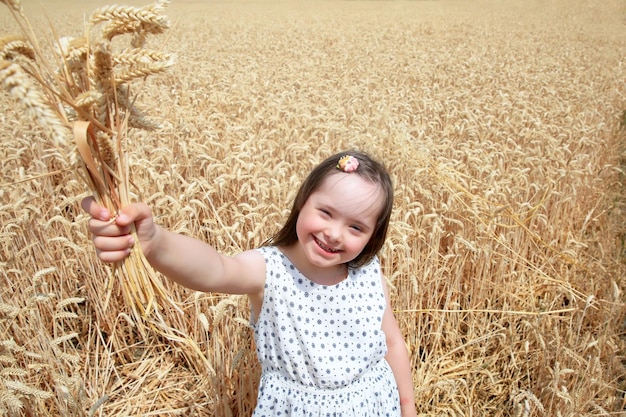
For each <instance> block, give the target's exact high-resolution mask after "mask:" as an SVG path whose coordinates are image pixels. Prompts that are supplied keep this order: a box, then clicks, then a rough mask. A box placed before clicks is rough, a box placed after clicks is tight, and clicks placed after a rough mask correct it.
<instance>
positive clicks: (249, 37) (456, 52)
mask: <svg viewBox="0 0 626 417" xmlns="http://www.w3.org/2000/svg"><path fill="white" fill-rule="evenodd" d="M147 2H148V1H147V0H146V1H145V2H142V1H127V2H123V3H124V4H128V5H130V6H142V5H144V4H146V3H147ZM4 3H7V2H4ZM8 3H11V2H8ZM107 4H110V3H109V2H106V1H100V0H98V1H95V0H91V1H88V2H80V1H70V0H59V1H54V2H45V3H44V2H39V1H34V0H29V1H22V5H23V7H24V11H25V13H26V15H28V16H29V18H30V20H31V22H32V23H33V27H34V28H35V31H36V32H37V33H40V34H41V38H40V39H41V41H42V48H43V49H46V48H47V47H50V48H51V49H54V48H53V47H54V45H52V44H50V42H48V44H46V41H45V40H46V39H51V38H54V37H57V36H80V35H81V33H82V32H83V29H84V22H85V21H86V19H87V17H88V16H89V14H90V13H91V12H92V11H93V10H94V9H95V8H97V7H101V6H105V5H107ZM0 7H3V8H2V9H1V11H0V27H1V28H2V29H0V36H8V35H14V34H18V33H19V31H20V28H19V27H18V26H16V25H15V22H14V21H13V20H12V18H11V15H10V14H9V13H7V8H6V7H5V5H0ZM166 14H167V16H168V18H169V19H170V21H171V26H170V28H169V29H168V31H167V32H166V33H165V34H163V35H160V36H159V37H158V38H157V37H155V38H154V39H148V40H147V42H148V43H149V44H150V45H151V46H152V47H153V48H155V49H158V50H161V51H163V52H167V53H172V54H174V55H175V56H176V61H175V64H174V66H173V67H172V68H170V69H169V70H168V71H166V72H165V73H162V74H159V75H157V76H154V77H150V78H148V79H146V81H145V82H137V83H136V87H135V88H136V91H138V92H139V96H138V98H137V104H138V106H140V107H141V108H143V109H144V111H145V113H146V114H147V115H149V116H150V117H152V118H153V119H154V120H157V121H158V122H160V123H161V128H160V129H158V130H156V131H154V132H146V131H143V130H131V131H130V134H129V137H128V143H127V144H126V150H127V153H128V157H129V161H130V175H129V176H130V178H131V180H132V189H131V197H132V199H133V200H134V201H139V200H142V201H146V202H147V203H149V204H150V205H151V207H152V208H153V210H154V212H155V216H156V220H157V222H158V223H159V224H161V225H164V226H167V227H169V228H170V229H173V230H176V231H178V232H181V233H185V234H189V235H192V236H196V237H198V238H201V239H204V240H206V241H207V242H209V243H211V244H213V245H214V246H216V247H217V248H219V249H220V250H222V251H223V252H225V253H236V252H238V251H240V250H245V249H249V248H252V247H255V246H258V245H261V244H262V243H263V242H264V241H265V240H266V239H267V238H268V237H270V236H271V235H272V234H273V233H274V232H276V231H277V230H278V228H279V226H280V225H281V224H282V222H283V221H284V219H285V218H286V216H287V213H288V209H289V207H290V205H291V201H292V198H293V197H294V196H295V192H296V190H297V187H298V185H299V183H300V181H301V180H302V179H303V178H304V176H305V175H306V174H307V172H308V170H309V169H310V168H312V167H313V166H314V165H315V164H316V163H317V162H319V161H321V160H322V159H324V158H325V157H326V156H328V155H329V154H331V153H334V152H338V151H340V150H342V149H346V148H359V149H362V150H365V151H367V152H370V153H371V154H372V155H374V156H376V157H378V158H379V159H381V160H382V161H384V163H385V164H386V165H387V166H388V168H389V170H390V172H391V174H392V177H393V179H394V184H395V191H396V201H395V205H394V207H395V208H394V214H393V217H392V222H391V227H390V232H389V237H388V241H387V243H386V245H385V247H384V248H383V251H382V253H381V254H380V255H381V260H382V263H383V267H384V272H385V274H386V277H387V278H388V280H389V285H390V290H391V296H392V305H393V306H394V309H395V313H396V317H397V318H398V321H399V324H400V326H401V329H402V331H403V332H404V334H405V338H406V343H407V346H408V348H409V352H410V355H411V364H412V367H413V377H414V386H415V401H416V405H417V409H418V414H419V415H420V416H467V417H469V416H503V417H504V416H514V417H527V416H537V417H539V416H546V417H553V416H559V417H561V416H562V417H565V416H572V417H573V416H618V415H624V413H626V397H625V390H626V368H625V365H626V358H625V357H624V356H625V346H626V339H625V337H626V336H625V334H624V331H625V325H626V322H625V320H626V298H625V296H624V291H625V290H626V215H625V211H624V210H626V199H625V197H624V195H625V194H624V193H625V191H624V186H625V184H626V172H625V170H626V3H625V2H624V1H623V0H608V1H605V2H595V1H566V0H553V1H525V2H519V1H512V0H502V1H496V0H480V1H381V2H374V1H345V2H344V1H335V2H332V1H269V0H267V1H264V0H259V1H233V2H220V1H200V0H196V1H193V0H180V1H177V0H173V1H172V2H171V4H170V5H169V6H168V7H167V9H166ZM51 28H53V29H51ZM0 109H1V111H0V168H1V169H0V206H1V210H0V241H1V243H2V245H1V246H0V280H1V285H0V416H178V415H181V416H219V417H222V416H249V415H250V414H251V411H252V409H253V408H254V404H255V396H256V387H257V379H258V376H259V366H258V364H257V363H256V358H255V354H254V346H253V341H252V334H251V330H250V328H249V326H248V305H247V303H246V300H245V298H242V297H239V296H228V295H221V294H204V293H196V292H192V291H189V290H186V289H184V288H181V287H180V286H177V285H175V284H171V283H169V282H167V281H166V280H163V285H164V287H165V288H166V290H167V292H168V295H169V296H170V297H171V299H172V300H174V301H175V303H176V305H177V306H178V307H179V308H180V310H179V309H177V308H172V307H164V308H163V309H162V310H161V311H160V314H161V315H162V317H163V318H164V320H165V321H166V322H167V323H168V324H169V325H170V326H171V327H172V328H174V329H177V331H178V332H180V334H182V335H187V336H189V337H190V338H191V339H192V340H194V341H195V343H196V344H197V346H198V347H199V349H200V352H198V351H194V350H193V349H190V347H189V346H188V345H186V344H184V343H181V342H180V341H179V340H178V339H175V338H169V337H167V335H163V334H162V333H159V332H148V333H147V334H146V333H145V332H143V331H140V327H139V326H138V324H137V322H136V320H135V319H134V317H133V315H132V314H131V311H130V309H129V306H128V305H127V303H125V301H124V298H123V296H122V290H121V289H120V286H119V284H120V283H119V282H118V281H116V280H115V279H114V275H113V273H112V268H111V267H110V266H107V265H104V264H103V263H101V262H99V261H98V260H97V258H96V256H95V251H94V249H93V247H92V245H91V240H90V236H89V235H88V233H87V230H86V221H87V218H86V216H85V215H84V213H83V212H82V211H81V209H80V206H79V203H80V200H81V199H82V198H83V197H85V196H87V195H89V190H88V188H87V186H86V185H85V182H84V181H83V179H82V177H81V175H82V174H81V171H80V170H79V167H78V163H77V160H78V158H77V156H76V150H75V145H74V144H73V142H72V141H71V140H68V141H52V140H50V139H49V137H48V136H47V135H46V134H45V133H46V131H45V129H44V128H42V127H40V126H38V125H36V124H35V123H33V121H32V120H31V119H30V118H29V117H27V115H26V114H24V112H23V111H22V109H21V108H20V107H19V106H18V105H17V104H16V103H15V101H14V100H13V98H12V97H11V96H10V95H9V94H7V93H5V92H4V91H3V92H2V93H0Z"/></svg>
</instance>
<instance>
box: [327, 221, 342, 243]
mask: <svg viewBox="0 0 626 417" xmlns="http://www.w3.org/2000/svg"><path fill="white" fill-rule="evenodd" d="M324 233H325V234H326V239H327V240H328V241H329V242H338V241H340V240H341V227H340V225H339V224H337V222H330V223H329V224H328V225H327V227H326V230H325V232H324Z"/></svg>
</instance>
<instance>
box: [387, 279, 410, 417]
mask: <svg viewBox="0 0 626 417" xmlns="http://www.w3.org/2000/svg"><path fill="white" fill-rule="evenodd" d="M382 282H383V289H384V291H385V299H386V300H387V306H386V308H385V313H384V316H383V325H382V328H383V331H384V332H385V336H386V338H387V356H385V359H386V360H387V362H388V363H389V366H390V367H391V370H392V371H393V375H394V377H395V379H396V384H397V385H398V392H399V393H400V406H401V408H402V417H414V416H416V415H417V412H416V410H415V396H414V393H413V375H412V373H411V363H410V360H409V354H408V352H407V349H406V345H405V343H404V337H403V336H402V332H401V331H400V327H399V326H398V322H397V321H396V318H395V317H394V315H393V310H392V308H391V304H390V302H389V291H388V289H387V284H386V283H385V279H384V278H383V279H382Z"/></svg>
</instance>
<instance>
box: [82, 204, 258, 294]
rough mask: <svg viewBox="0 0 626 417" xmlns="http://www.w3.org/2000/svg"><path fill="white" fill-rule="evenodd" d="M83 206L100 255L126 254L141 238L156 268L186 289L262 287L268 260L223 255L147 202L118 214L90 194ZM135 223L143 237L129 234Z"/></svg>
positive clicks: (249, 290) (113, 258)
mask: <svg viewBox="0 0 626 417" xmlns="http://www.w3.org/2000/svg"><path fill="white" fill-rule="evenodd" d="M82 207H83V209H84V210H85V211H86V212H87V213H89V215H91V219H90V220H89V224H88V228H89V231H90V232H91V233H92V234H93V242H94V245H95V247H96V252H97V254H98V257H99V258H100V259H101V260H103V261H105V262H117V261H120V260H122V259H124V258H125V257H126V256H128V254H129V253H130V248H131V247H132V246H133V245H134V244H136V243H138V244H140V245H141V249H142V250H143V253H144V255H145V256H146V259H147V260H148V262H150V264H151V265H152V266H153V267H154V268H155V269H156V270H157V271H159V272H161V273H162V274H164V275H165V276H167V277H168V278H170V279H172V280H173V281H175V282H177V283H179V284H181V285H183V286H185V287H187V288H190V289H193V290H196V291H204V292H223V293H228V294H249V295H254V294H259V293H262V291H263V287H264V285H265V261H264V258H263V256H262V255H261V254H260V253H259V252H257V251H246V252H242V253H240V254H238V255H236V256H233V257H229V256H225V255H222V254H221V253H219V252H217V251H216V250H215V249H214V248H213V247H211V246H210V245H208V244H206V243H204V242H202V241H200V240H198V239H195V238H192V237H189V236H184V235H181V234H177V233H173V232H171V231H169V230H166V229H164V228H162V227H159V226H157V225H156V224H155V223H154V221H153V218H152V211H151V210H150V208H149V207H148V206H147V205H146V204H143V203H136V204H131V205H129V206H126V207H124V208H123V209H122V211H121V212H120V213H119V215H118V216H117V217H115V218H113V217H112V215H111V213H110V212H109V211H108V210H107V209H105V208H104V207H102V206H100V205H98V204H97V203H96V202H95V200H94V199H93V198H91V197H89V198H86V199H84V200H83V202H82ZM133 224H134V225H135V229H136V231H137V237H138V239H139V242H135V241H134V238H133V236H132V234H131V233H130V232H131V228H132V225H133Z"/></svg>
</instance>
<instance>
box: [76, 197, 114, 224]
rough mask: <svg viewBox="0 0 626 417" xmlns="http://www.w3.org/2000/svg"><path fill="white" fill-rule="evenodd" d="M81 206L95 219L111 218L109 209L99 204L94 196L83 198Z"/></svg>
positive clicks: (105, 219) (104, 219)
mask: <svg viewBox="0 0 626 417" xmlns="http://www.w3.org/2000/svg"><path fill="white" fill-rule="evenodd" d="M80 206H81V207H82V208H83V210H85V211H86V212H87V213H88V214H89V215H90V216H91V217H92V218H94V219H97V220H102V221H107V220H109V219H110V218H111V213H110V212H109V210H107V209H106V208H104V207H102V206H100V205H98V204H97V203H96V200H95V199H94V198H93V197H85V198H83V200H82V201H81V202H80Z"/></svg>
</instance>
